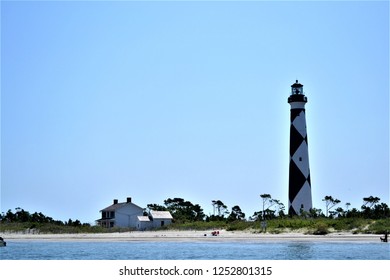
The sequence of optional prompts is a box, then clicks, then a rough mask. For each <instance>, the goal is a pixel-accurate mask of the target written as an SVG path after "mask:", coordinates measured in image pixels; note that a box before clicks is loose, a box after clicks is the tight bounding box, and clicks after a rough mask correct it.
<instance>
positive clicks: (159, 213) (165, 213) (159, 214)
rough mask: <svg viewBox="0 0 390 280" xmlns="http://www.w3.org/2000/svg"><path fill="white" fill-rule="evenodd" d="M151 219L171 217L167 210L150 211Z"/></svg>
mask: <svg viewBox="0 0 390 280" xmlns="http://www.w3.org/2000/svg"><path fill="white" fill-rule="evenodd" d="M150 215H151V216H152V218H153V219H173V217H172V215H171V213H169V211H150Z"/></svg>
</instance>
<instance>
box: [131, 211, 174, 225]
mask: <svg viewBox="0 0 390 280" xmlns="http://www.w3.org/2000/svg"><path fill="white" fill-rule="evenodd" d="M172 219H173V218H172V215H171V213H169V212H168V211H150V213H149V216H138V223H137V229H138V230H146V229H152V228H158V227H163V226H167V225H169V224H171V223H172Z"/></svg>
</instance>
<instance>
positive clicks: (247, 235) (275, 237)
mask: <svg viewBox="0 0 390 280" xmlns="http://www.w3.org/2000/svg"><path fill="white" fill-rule="evenodd" d="M0 236H1V237H3V238H4V240H5V241H6V242H12V241H20V242H24V241H52V242H69V241H70V242H76V241H80V242H260V243H261V242H286V241H288V242H294V241H297V242H306V241H307V242H374V243H378V242H380V239H379V238H380V237H382V235H381V234H352V233H350V232H333V233H329V234H326V235H310V234H305V233H300V232H289V233H278V234H272V233H252V232H249V231H225V230H220V231H219V235H218V236H212V235H211V231H191V230H188V231H178V230H167V231H133V232H116V233H68V234H44V233H39V234H37V233H35V234H32V233H9V232H2V233H0Z"/></svg>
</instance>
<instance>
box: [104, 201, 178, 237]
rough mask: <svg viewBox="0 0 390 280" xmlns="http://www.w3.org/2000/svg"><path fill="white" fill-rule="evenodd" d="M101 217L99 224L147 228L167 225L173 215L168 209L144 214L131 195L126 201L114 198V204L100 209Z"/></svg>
mask: <svg viewBox="0 0 390 280" xmlns="http://www.w3.org/2000/svg"><path fill="white" fill-rule="evenodd" d="M100 212H101V218H100V219H99V220H97V221H96V222H97V224H98V225H100V226H102V227H106V228H112V227H122V228H133V229H137V230H147V229H152V228H158V227H162V226H166V225H169V224H171V223H172V219H173V218H172V215H171V213H169V212H168V211H150V213H149V215H148V216H146V215H144V209H143V208H142V207H140V206H138V205H136V204H134V203H132V202H131V197H128V198H127V201H126V202H118V199H114V201H113V204H112V205H110V206H108V207H106V208H104V209H102V210H100Z"/></svg>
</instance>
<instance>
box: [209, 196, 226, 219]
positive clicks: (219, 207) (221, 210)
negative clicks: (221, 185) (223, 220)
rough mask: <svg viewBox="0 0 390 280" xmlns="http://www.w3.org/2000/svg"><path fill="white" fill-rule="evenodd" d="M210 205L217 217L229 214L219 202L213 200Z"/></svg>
mask: <svg viewBox="0 0 390 280" xmlns="http://www.w3.org/2000/svg"><path fill="white" fill-rule="evenodd" d="M212 205H213V206H214V212H215V209H217V211H218V216H219V217H224V216H225V215H226V214H228V213H229V212H228V211H227V206H226V205H225V204H224V203H223V202H222V201H220V200H213V201H212ZM214 216H215V213H214Z"/></svg>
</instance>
